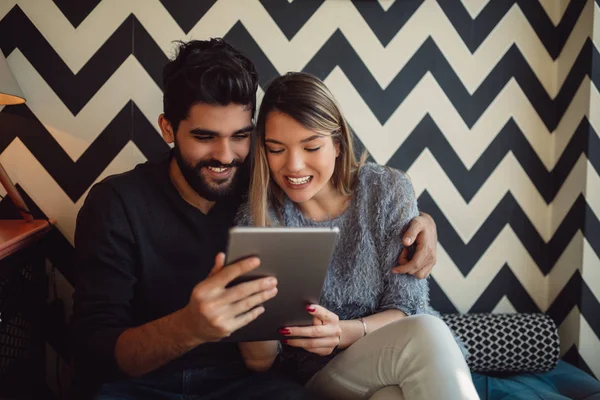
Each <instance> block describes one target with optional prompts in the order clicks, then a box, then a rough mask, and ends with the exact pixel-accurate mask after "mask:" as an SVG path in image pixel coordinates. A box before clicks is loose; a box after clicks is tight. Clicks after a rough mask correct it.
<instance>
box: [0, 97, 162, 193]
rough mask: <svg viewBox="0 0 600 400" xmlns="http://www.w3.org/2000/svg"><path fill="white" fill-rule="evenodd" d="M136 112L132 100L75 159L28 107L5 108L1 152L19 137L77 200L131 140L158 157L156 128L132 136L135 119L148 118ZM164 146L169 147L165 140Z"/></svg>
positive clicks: (0, 143) (137, 110)
mask: <svg viewBox="0 0 600 400" xmlns="http://www.w3.org/2000/svg"><path fill="white" fill-rule="evenodd" d="M132 114H133V116H134V118H133V119H132ZM136 114H141V112H140V111H139V109H138V108H137V107H136V106H135V105H134V104H133V102H131V101H130V102H129V103H128V104H126V105H125V107H123V109H122V110H121V111H120V112H119V113H118V114H117V116H116V117H115V118H114V119H113V120H112V121H111V123H110V124H108V126H107V127H106V128H105V129H104V130H103V131H102V133H100V135H99V136H98V137H97V138H96V140H94V142H93V143H92V144H91V145H90V146H89V147H88V149H87V150H86V151H85V153H83V155H82V156H81V157H80V158H79V159H78V160H77V161H76V162H73V161H72V160H71V158H70V157H69V156H68V155H67V154H66V153H65V152H64V150H63V149H62V148H61V147H60V145H59V144H58V143H57V142H56V140H55V139H54V138H53V137H52V135H51V134H50V133H49V132H48V131H47V130H46V128H45V127H44V126H43V125H42V124H41V123H40V122H39V121H38V120H37V118H36V117H35V116H34V115H33V113H32V112H31V111H30V110H29V108H27V106H25V105H22V106H14V107H10V108H5V109H4V110H3V112H2V113H0V117H1V118H2V123H3V124H4V126H9V127H10V129H7V134H6V135H2V136H1V137H0V152H2V151H4V149H5V148H6V147H7V146H8V145H9V144H10V142H11V141H12V140H13V139H14V138H15V137H19V139H21V141H22V142H23V143H24V144H25V146H26V147H27V148H28V149H29V151H31V153H32V154H33V155H34V156H35V158H36V159H37V160H38V161H39V162H40V163H41V164H42V165H43V166H44V168H46V170H47V171H48V173H49V174H50V175H51V176H52V177H53V178H54V180H55V181H56V182H57V183H58V185H59V186H60V187H61V188H62V189H63V190H64V191H65V193H66V194H67V195H68V196H69V197H70V198H71V200H72V201H73V202H76V201H77V200H78V199H79V198H80V197H81V195H83V193H84V192H85V191H86V190H87V189H88V188H89V187H90V185H91V184H92V183H93V182H94V181H95V180H96V178H97V177H98V176H99V175H100V174H101V173H102V171H103V170H104V169H105V168H106V166H107V165H108V164H110V162H111V161H112V160H113V159H114V158H115V157H116V156H117V154H118V153H119V152H120V151H121V150H122V149H123V147H124V146H125V145H126V144H127V142H129V140H134V142H135V143H136V144H138V143H139V147H140V150H141V151H143V152H144V151H148V152H149V153H150V154H146V153H144V155H145V156H146V157H147V158H150V157H152V156H156V154H157V153H158V152H159V151H160V149H159V147H160V146H159V145H158V143H159V142H158V141H156V138H155V137H158V134H157V133H156V131H154V130H152V131H150V130H148V129H144V128H142V129H139V130H138V131H136V134H135V135H132V132H133V127H132V123H133V121H142V119H141V118H144V119H145V117H143V116H142V117H141V118H140V117H139V116H137V117H136ZM146 124H147V122H146ZM159 139H160V138H159ZM163 146H165V147H166V144H164V142H163Z"/></svg>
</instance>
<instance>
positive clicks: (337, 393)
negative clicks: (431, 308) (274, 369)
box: [307, 315, 479, 400]
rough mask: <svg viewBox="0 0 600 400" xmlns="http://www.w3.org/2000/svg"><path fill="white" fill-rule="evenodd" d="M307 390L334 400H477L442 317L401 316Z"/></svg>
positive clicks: (346, 353) (357, 345)
mask: <svg viewBox="0 0 600 400" xmlns="http://www.w3.org/2000/svg"><path fill="white" fill-rule="evenodd" d="M307 386H308V387H309V388H310V389H311V390H314V391H316V392H318V393H322V394H323V395H324V396H325V397H327V398H331V399H344V400H353V399H371V400H388V399H406V400H417V399H419V400H421V399H422V400H444V399H449V400H460V399H479V396H478V395H477V392H476V390H475V386H473V381H472V380H471V373H470V371H469V368H468V367H467V364H466V362H465V360H464V358H463V356H462V353H461V351H460V349H459V347H458V345H457V344H456V342H455V341H454V338H453V337H452V334H451V332H450V329H449V328H448V326H447V325H446V324H445V323H444V322H443V321H442V320H441V319H439V318H437V317H434V316H431V315H416V316H411V317H407V318H402V319H401V320H399V321H396V322H393V323H391V324H389V325H386V326H384V327H382V328H380V329H378V330H376V331H375V332H372V333H370V334H368V335H367V336H366V337H364V338H362V339H360V340H359V341H357V342H356V343H354V344H353V345H352V346H350V347H349V348H348V349H346V351H344V352H342V353H340V354H338V355H337V356H336V357H335V358H334V359H333V360H331V362H330V363H329V364H327V366H326V367H325V368H323V369H322V370H321V371H319V372H318V373H317V374H316V375H315V376H313V377H312V378H311V380H309V381H308V383H307Z"/></svg>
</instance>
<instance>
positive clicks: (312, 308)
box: [306, 306, 317, 312]
mask: <svg viewBox="0 0 600 400" xmlns="http://www.w3.org/2000/svg"><path fill="white" fill-rule="evenodd" d="M306 311H308V312H315V311H317V309H316V308H315V307H314V306H306Z"/></svg>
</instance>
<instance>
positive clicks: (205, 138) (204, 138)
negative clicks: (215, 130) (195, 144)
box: [194, 136, 213, 142]
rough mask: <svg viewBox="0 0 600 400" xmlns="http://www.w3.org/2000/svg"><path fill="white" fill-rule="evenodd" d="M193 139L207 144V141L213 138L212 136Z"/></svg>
mask: <svg viewBox="0 0 600 400" xmlns="http://www.w3.org/2000/svg"><path fill="white" fill-rule="evenodd" d="M194 138H195V139H196V140H199V141H201V142H208V141H209V140H211V139H212V138H213V137H212V136H194Z"/></svg>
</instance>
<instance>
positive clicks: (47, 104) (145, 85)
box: [9, 51, 600, 240]
mask: <svg viewBox="0 0 600 400" xmlns="http://www.w3.org/2000/svg"><path fill="white" fill-rule="evenodd" d="M9 62H10V63H11V66H12V68H13V70H15V72H16V74H17V79H18V80H19V81H20V82H22V83H23V90H24V91H25V94H26V96H27V97H28V98H29V101H30V103H29V106H30V107H31V108H32V110H33V111H34V113H36V115H37V116H38V118H39V119H40V120H41V121H42V122H43V123H44V124H45V125H46V126H47V127H48V129H49V130H50V132H51V133H52V134H53V136H54V137H55V138H56V139H57V141H58V142H59V143H60V144H61V146H63V148H64V149H65V151H67V152H68V154H69V155H70V156H71V157H72V158H73V159H74V160H76V159H78V157H79V156H80V155H81V154H82V153H83V151H85V150H86V149H87V147H88V146H89V144H90V143H92V141H93V140H94V139H95V138H96V137H97V135H98V134H99V133H100V132H101V131H102V129H104V128H105V127H106V125H107V124H108V123H109V122H110V121H111V120H112V118H114V116H115V115H116V113H117V112H118V111H119V110H120V109H121V108H122V107H123V105H124V104H125V103H126V102H127V101H128V100H129V99H130V98H133V99H134V101H135V102H136V104H137V105H138V107H139V108H140V110H141V111H142V112H143V113H144V115H145V116H146V118H147V119H148V120H149V121H150V123H151V125H152V126H154V127H155V128H156V124H155V122H154V121H155V120H156V118H157V116H158V114H159V113H160V112H161V109H162V107H161V104H160V98H161V97H160V90H159V89H158V87H157V86H156V85H155V84H154V83H153V81H152V80H151V79H150V78H149V76H148V75H147V73H146V72H145V70H144V69H143V68H142V67H141V66H140V65H139V63H138V62H137V61H136V60H135V59H133V58H129V59H128V60H127V61H126V62H125V63H124V64H123V65H122V66H121V67H120V68H119V69H118V71H117V72H116V73H115V74H114V75H113V77H112V78H111V79H109V80H108V81H107V82H106V84H105V85H104V86H103V87H102V88H101V89H100V90H99V91H98V92H97V93H96V94H95V96H94V97H93V99H92V100H91V101H90V102H89V104H88V105H86V107H84V109H83V110H82V111H81V112H80V113H79V115H78V116H77V117H73V116H72V115H71V114H70V112H69V111H68V110H67V109H66V107H64V106H62V103H61V102H60V100H59V99H58V98H57V97H56V96H55V95H54V93H53V92H52V90H51V89H49V88H48V87H47V85H46V84H45V83H44V81H43V79H41V77H39V75H37V73H35V70H34V69H33V68H32V67H31V65H29V64H28V62H27V61H26V59H25V58H24V57H23V56H22V55H21V54H20V52H18V51H17V52H16V53H14V54H13V55H11V57H10V59H9ZM133 77H135V78H133ZM330 78H331V77H330ZM429 82H432V83H433V82H434V81H433V80H432V79H429ZM327 83H328V84H330V85H331V86H332V88H337V87H338V86H339V85H337V84H336V83H331V82H330V81H329V79H328V81H327ZM434 89H435V85H430V87H427V86H425V87H423V88H421V87H419V89H415V91H413V93H412V94H411V96H412V95H413V94H415V93H419V92H420V91H422V92H423V93H428V94H430V95H431V94H432V93H434V94H436V93H435V92H434ZM507 91H508V90H505V91H503V93H505V92H507ZM350 92H351V91H350ZM119 93H120V95H119ZM440 93H441V90H440ZM515 93H518V91H515ZM342 94H343V93H342ZM421 97H426V96H425V94H423V95H422V96H421ZM427 97H429V96H427ZM440 97H442V96H441V95H437V94H436V95H434V96H432V98H436V99H437V98H440ZM507 97H510V98H514V97H516V95H515V96H508V95H507ZM577 97H581V96H580V95H578V96H577ZM119 98H120V99H121V100H119ZM338 98H341V99H343V102H346V101H347V100H348V98H349V96H348V95H347V94H345V95H344V94H343V95H342V96H339V93H338ZM417 100H420V98H418V97H417ZM411 101H412V100H407V101H406V102H405V103H409V102H411ZM501 102H506V103H507V104H511V101H510V100H508V99H507V100H501V99H500V96H499V98H498V99H497V101H496V102H494V104H496V105H498V104H499V103H501ZM421 103H422V107H425V104H424V103H425V101H423V100H421ZM512 103H513V104H517V107H515V108H516V110H515V114H518V111H517V110H518V109H523V108H524V107H519V104H518V103H517V102H514V101H512ZM403 104H404V103H403ZM435 104H436V106H433V107H435V108H433V109H434V110H435V109H443V108H444V106H443V105H442V106H437V103H435ZM440 104H443V103H440ZM365 107H366V106H365ZM401 107H402V106H401ZM491 107H493V106H491ZM491 107H490V108H491ZM344 108H346V109H353V110H355V111H353V112H351V113H349V114H348V115H349V116H353V115H361V114H362V115H366V114H365V112H364V111H361V110H357V107H346V106H345V107H344ZM445 108H446V110H447V111H442V112H439V113H438V112H434V111H432V115H433V117H434V118H435V119H436V120H437V121H440V122H438V123H440V124H441V128H442V129H443V131H444V132H450V134H453V135H455V134H456V131H457V129H455V130H453V129H452V124H455V125H454V126H455V127H456V126H458V124H457V123H456V121H457V119H458V120H460V117H459V116H457V117H455V118H449V117H448V114H450V113H451V112H452V111H454V114H456V111H455V110H454V108H453V107H452V106H451V105H450V104H448V105H447V106H446V107H445ZM502 109H504V107H502ZM576 110H581V109H580V108H578V107H571V108H570V109H569V113H571V112H576ZM579 112H580V113H583V111H579ZM398 113H402V114H401V115H402V117H397V116H396V115H397V114H398ZM424 113H425V111H423V112H422V114H423V115H424ZM396 115H394V116H393V117H392V118H394V119H396V118H398V123H397V125H398V126H399V127H401V126H403V127H406V128H407V132H406V133H405V136H408V133H409V132H410V130H412V129H413V128H414V127H413V126H411V125H416V123H417V122H418V121H420V119H421V118H422V116H418V118H417V120H416V121H413V122H411V121H410V119H409V117H410V116H411V113H409V112H404V111H403V110H402V109H401V108H399V110H397V111H396ZM404 115H405V116H404ZM412 115H417V113H415V112H414V110H413V113H412ZM438 115H439V116H438ZM488 115H489V117H488ZM496 115H497V114H496ZM530 115H534V116H535V115H537V114H535V112H534V111H531V113H530ZM493 116H494V114H493V113H491V112H488V111H486V114H484V116H482V118H481V119H480V121H481V122H478V124H477V125H476V127H474V132H475V134H474V135H472V134H471V132H469V131H468V129H466V128H465V131H466V132H468V136H467V134H465V136H466V137H463V138H460V137H458V138H456V137H450V138H449V141H450V143H452V144H454V145H455V146H456V144H458V143H460V144H461V147H459V149H463V148H465V149H467V148H468V147H469V146H471V147H475V145H474V142H475V140H471V138H473V139H475V138H478V137H479V136H483V135H484V134H485V133H487V132H489V131H493V129H492V128H491V126H494V125H496V126H498V127H501V126H502V125H503V124H504V123H505V122H504V121H505V120H506V119H508V117H505V118H500V119H494V118H493ZM526 117H527V116H523V117H519V118H516V117H515V118H516V119H517V120H518V121H519V122H521V120H525V121H527V118H526ZM503 120H504V121H503ZM575 120H576V118H565V121H566V122H565V124H566V123H567V122H568V121H575ZM446 121H450V122H449V123H447V122H446ZM361 122H362V120H359V121H355V120H353V119H351V120H350V123H351V124H352V126H353V127H354V128H355V129H357V130H358V131H359V132H368V131H369V130H368V129H367V128H366V127H363V126H362V125H364V124H362V125H361ZM479 123H481V125H479ZM479 126H481V128H479ZM572 126H573V125H572ZM484 127H487V129H488V130H486V129H483V128H484ZM386 128H387V125H386ZM523 128H525V126H523ZM476 129H477V130H476ZM497 129H500V128H497ZM572 129H573V131H574V129H575V128H574V127H573V128H572ZM530 130H531V131H533V128H529V127H527V128H525V129H524V131H525V132H528V131H530ZM599 131H600V130H599ZM65 132H66V133H65ZM72 132H77V137H75V136H73V135H72ZM371 132H372V130H371ZM479 133H480V134H479ZM388 135H389V136H388V137H389V139H388V140H385V138H384V139H383V140H382V139H380V138H378V137H377V136H378V135H377V134H373V135H368V136H365V135H361V140H363V142H364V143H365V145H366V146H367V148H368V149H369V150H371V151H372V152H373V154H374V156H375V159H376V160H377V161H378V162H380V163H385V161H387V160H383V159H381V158H380V157H379V156H378V153H377V152H376V151H373V149H372V146H373V140H372V139H371V137H372V136H375V138H376V141H375V143H376V144H377V145H378V146H380V143H383V144H384V146H383V147H391V148H396V147H397V145H396V144H395V143H393V142H392V143H390V141H391V140H393V139H394V136H392V135H391V132H390V133H388ZM492 139H493V137H491V135H490V138H489V139H488V143H484V144H482V145H481V148H482V149H483V150H484V149H485V148H486V147H487V145H488V144H489V141H491V140H492ZM546 140H547V139H546ZM536 141H537V142H538V143H540V144H539V147H541V144H542V139H541V138H540V139H537V140H536ZM547 147H549V146H547V145H546V148H547ZM483 150H480V151H483ZM480 154H481V153H479V154H478V156H479V155H480ZM421 158H422V156H421ZM511 158H512V156H511ZM514 166H516V167H517V168H516V169H517V170H518V171H519V172H517V176H522V177H524V178H523V181H522V182H527V183H526V184H525V186H524V187H523V186H522V185H518V184H516V183H515V180H513V179H511V180H510V185H511V186H510V189H511V191H512V192H513V194H514V195H515V197H516V198H517V200H518V201H520V203H522V204H524V205H526V206H524V210H525V212H526V213H527V214H528V216H529V217H530V218H531V220H532V221H533V223H534V225H535V226H536V227H537V229H538V230H540V231H541V232H548V228H545V227H547V226H548V224H547V221H548V220H549V219H548V218H547V217H548V215H549V214H548V212H549V211H548V206H547V205H546V204H545V202H544V201H543V199H542V198H541V197H540V196H539V194H538V193H537V190H536V189H535V187H534V186H533V185H532V184H531V182H530V179H529V178H528V177H527V175H526V173H525V172H523V171H522V168H521V167H520V165H519V164H518V162H515V163H514ZM429 168H434V169H435V168H439V169H440V171H441V168H440V167H439V165H437V162H436V165H435V166H434V167H430V166H429V165H425V166H423V167H419V168H415V167H414V166H413V167H411V171H413V170H416V171H417V172H419V171H427V172H428V177H427V178H426V179H423V180H420V179H419V180H416V183H417V184H422V183H423V182H438V181H439V180H440V179H441V178H440V177H441V176H445V177H446V175H445V174H444V173H442V174H438V178H437V181H436V180H433V179H432V178H431V175H430V174H429V171H430V169H429ZM498 174H499V170H496V171H495V172H494V174H493V175H495V176H496V175H498ZM583 174H584V172H580V173H573V172H571V175H570V176H571V177H573V176H575V177H583V176H584V175H583ZM507 176H509V175H507ZM587 177H588V181H589V182H590V184H594V182H596V181H597V180H598V176H597V174H596V173H595V172H594V170H593V167H591V172H590V173H589V174H587ZM496 179H497V180H498V182H495V183H499V185H497V189H496V192H497V197H494V198H496V199H497V200H499V199H500V198H501V196H503V195H504V193H505V190H502V189H501V188H506V184H505V183H504V181H505V179H504V177H502V175H498V178H496ZM443 181H444V182H445V183H444V182H441V183H440V182H438V183H437V184H435V185H433V184H431V183H430V185H431V190H432V195H434V196H435V193H436V189H435V187H437V188H438V189H439V188H446V187H447V188H446V189H450V190H451V192H452V193H456V199H453V201H452V202H449V203H448V206H447V207H444V208H445V209H447V210H453V209H454V210H456V211H463V210H461V209H462V208H465V211H466V210H467V205H466V203H465V202H464V200H463V199H462V197H461V196H460V194H458V192H456V189H455V188H454V186H453V184H452V183H451V182H450V179H449V178H447V177H446V178H445V179H443ZM519 182H521V181H519ZM578 182H579V183H578ZM582 183H583V181H581V179H579V180H577V179H575V178H570V179H568V180H567V182H566V186H565V187H563V189H562V190H561V191H560V192H559V194H558V196H557V199H556V200H555V201H554V203H553V204H554V206H555V210H554V212H553V214H554V215H555V216H556V217H555V218H554V223H553V225H552V227H551V228H550V230H549V233H547V234H544V235H543V237H544V238H545V239H546V240H548V239H549V234H550V232H554V231H555V230H556V227H557V226H558V225H559V224H560V222H561V221H562V219H563V218H564V215H565V214H566V212H568V210H569V209H570V207H571V206H572V204H573V201H574V200H575V199H576V197H577V195H578V194H579V193H581V192H582V190H584V188H583V187H581V184H582ZM572 185H575V190H574V189H573V186H572ZM488 186H490V187H491V186H493V185H490V182H486V184H485V185H483V187H482V189H480V191H479V192H480V193H478V194H477V195H476V197H475V198H474V199H473V200H472V201H471V204H470V205H469V206H468V210H469V214H471V215H472V211H473V207H474V208H475V209H477V208H478V206H477V204H478V201H481V203H485V204H487V207H484V209H485V213H483V215H481V214H480V216H479V217H478V218H476V219H479V220H480V222H483V220H484V219H485V218H486V217H487V215H488V214H489V212H491V210H492V209H493V207H494V206H495V204H496V203H493V202H489V200H488V198H487V197H486V196H487V194H488V192H489V190H488V189H485V187H488ZM517 187H522V189H520V190H519V189H517ZM567 187H568V188H569V189H566V188H567ZM588 187H595V186H588ZM446 189H444V190H443V191H441V193H440V195H439V196H436V198H439V199H442V204H443V199H446V198H448V197H454V196H448V190H446ZM490 190H491V189H490ZM498 190H500V192H498ZM523 190H525V191H524V192H523ZM482 193H483V194H485V195H482ZM519 193H523V194H522V195H521V194H519ZM587 196H588V202H589V203H590V206H591V207H592V208H593V209H594V210H595V211H594V212H596V213H597V215H600V200H599V199H597V196H596V197H595V193H594V192H593V191H588V193H587ZM478 198H481V199H482V200H477V199H478ZM535 198H538V200H537V201H535V200H533V199H535ZM483 199H485V200H486V201H485V202H484V201H483ZM457 201H458V203H457ZM457 204H462V205H464V206H457ZM464 215H466V214H465V212H458V213H457V215H456V217H455V218H452V215H450V220H451V221H464V222H463V223H462V224H464V225H465V226H464V227H460V226H457V227H455V228H456V229H457V230H458V231H459V232H461V235H466V236H467V237H468V236H470V234H467V233H464V232H467V231H471V234H472V233H474V229H475V230H476V229H478V227H474V226H469V225H471V224H472V222H473V220H471V221H469V220H467V219H465V218H464ZM457 223H458V222H457Z"/></svg>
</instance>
